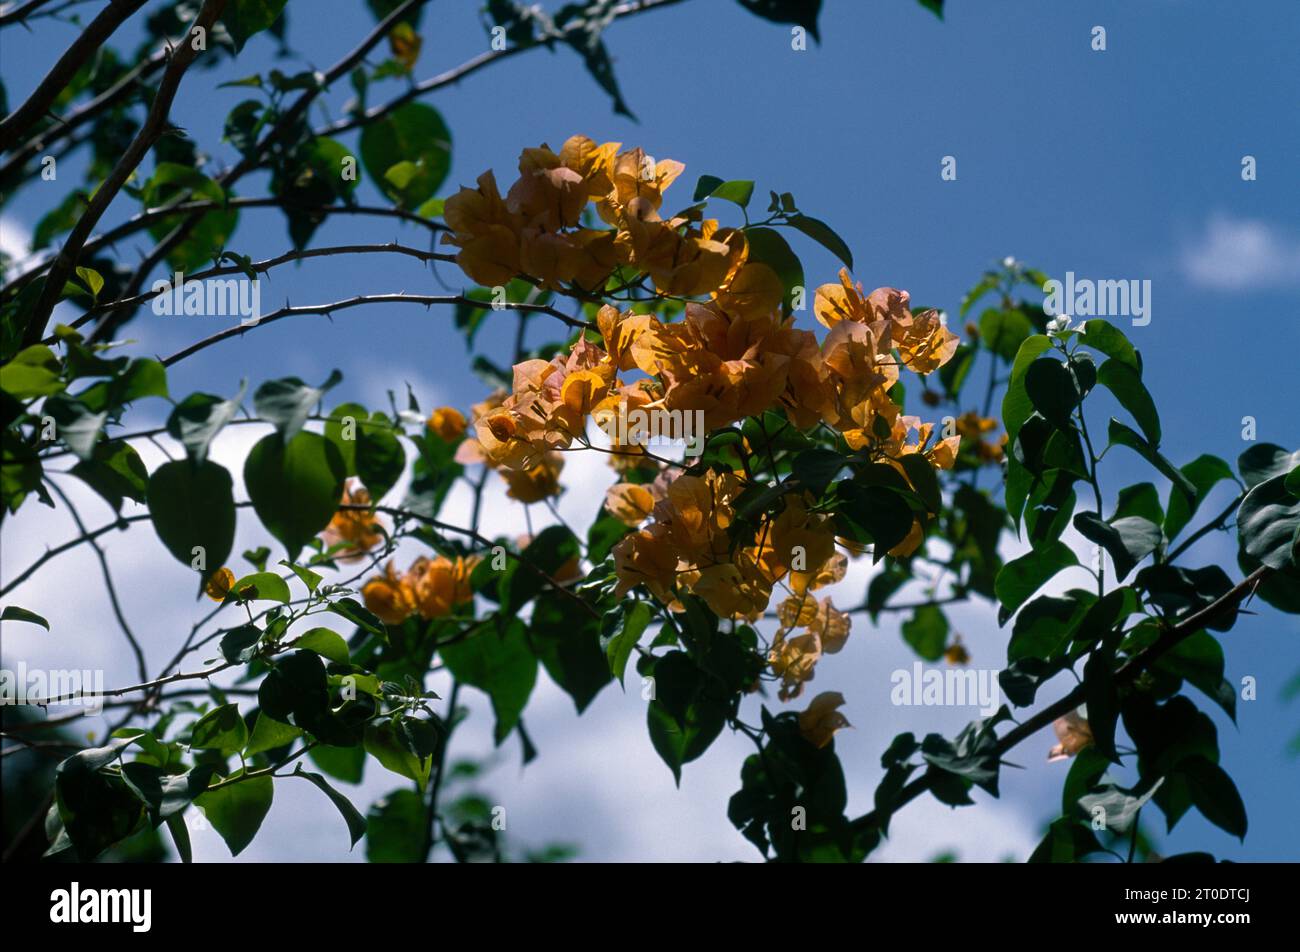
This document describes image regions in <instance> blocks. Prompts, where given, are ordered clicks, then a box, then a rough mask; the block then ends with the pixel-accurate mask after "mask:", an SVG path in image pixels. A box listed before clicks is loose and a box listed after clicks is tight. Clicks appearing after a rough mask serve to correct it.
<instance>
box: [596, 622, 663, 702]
mask: <svg viewBox="0 0 1300 952" xmlns="http://www.w3.org/2000/svg"><path fill="white" fill-rule="evenodd" d="M652 614H653V613H652V612H651V609H650V604H649V603H648V602H641V601H627V602H624V603H623V604H622V605H620V606H618V607H617V608H612V609H610V610H609V611H607V612H606V613H605V618H604V621H603V623H602V626H601V633H600V647H601V649H602V650H603V651H604V652H605V657H606V658H607V659H608V661H609V672H610V674H612V675H614V677H616V678H618V683H619V684H622V683H623V672H624V671H626V670H627V659H628V658H629V657H630V656H631V654H632V649H633V648H635V647H636V644H637V642H638V641H640V640H641V636H642V635H643V634H644V633H645V629H646V626H647V625H649V624H650V618H651V616H652Z"/></svg>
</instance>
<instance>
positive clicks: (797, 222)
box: [787, 215, 853, 270]
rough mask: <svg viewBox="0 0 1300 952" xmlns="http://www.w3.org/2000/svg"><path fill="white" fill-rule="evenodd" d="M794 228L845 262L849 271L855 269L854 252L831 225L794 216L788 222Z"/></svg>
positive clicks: (811, 218)
mask: <svg viewBox="0 0 1300 952" xmlns="http://www.w3.org/2000/svg"><path fill="white" fill-rule="evenodd" d="M787 224H789V225H790V226H791V227H792V228H797V229H799V230H800V231H801V232H803V233H804V234H805V235H807V236H808V237H809V238H811V239H812V240H813V241H815V242H817V244H819V245H821V246H822V247H823V248H825V249H826V250H827V251H829V252H830V253H831V254H833V255H834V256H835V257H837V258H839V259H840V260H841V261H842V262H844V266H845V267H846V268H848V269H849V270H852V269H853V252H852V251H850V250H849V246H848V245H847V244H846V243H845V241H844V239H843V238H841V237H840V236H839V235H837V234H836V233H835V230H834V229H833V228H831V226H830V225H828V224H826V222H824V221H822V220H821V219H819V218H813V217H812V216H811V215H792V216H791V217H790V219H789V220H788V222H787Z"/></svg>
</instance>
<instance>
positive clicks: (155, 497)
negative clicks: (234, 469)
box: [148, 460, 235, 578]
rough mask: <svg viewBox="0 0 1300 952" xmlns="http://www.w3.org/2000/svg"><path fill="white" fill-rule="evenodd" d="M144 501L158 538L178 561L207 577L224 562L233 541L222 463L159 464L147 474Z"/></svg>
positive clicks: (230, 502) (231, 509)
mask: <svg viewBox="0 0 1300 952" xmlns="http://www.w3.org/2000/svg"><path fill="white" fill-rule="evenodd" d="M148 503H149V515H150V517H151V518H152V520H153V526H154V529H155V531H157V533H158V538H160V539H162V541H163V545H165V546H167V550H168V551H169V552H171V554H172V555H174V556H175V557H176V558H177V559H179V560H180V561H181V562H182V563H184V564H185V565H189V566H191V567H195V568H198V569H199V570H200V571H201V573H202V574H203V576H204V577H205V578H206V577H207V576H208V575H211V574H212V573H213V572H215V571H217V569H219V568H221V567H222V566H223V565H224V564H225V562H226V558H227V557H228V556H229V555H230V550H231V548H232V547H233V546H234V542H235V499H234V493H233V484H232V482H231V479H230V473H228V472H226V470H225V467H222V466H218V465H217V464H216V463H209V462H202V463H199V462H195V461H193V460H175V461H173V462H170V463H163V464H162V465H161V466H159V467H158V468H157V469H156V470H154V473H153V475H152V476H151V477H150V478H149V492H148ZM196 560H197V564H196Z"/></svg>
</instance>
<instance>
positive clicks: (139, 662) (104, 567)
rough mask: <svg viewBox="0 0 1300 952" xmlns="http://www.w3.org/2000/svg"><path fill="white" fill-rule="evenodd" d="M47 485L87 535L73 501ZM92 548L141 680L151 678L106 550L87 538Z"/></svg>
mask: <svg viewBox="0 0 1300 952" xmlns="http://www.w3.org/2000/svg"><path fill="white" fill-rule="evenodd" d="M45 482H46V485H48V486H49V487H50V488H51V489H53V490H54V492H55V494H56V495H57V496H58V497H59V498H60V499H62V500H63V504H64V505H65V506H67V507H68V514H69V515H71V516H72V521H73V522H74V523H76V526H77V530H78V531H79V532H80V533H81V534H82V535H83V536H85V535H86V524H85V523H84V522H82V521H81V514H80V513H78V512H77V507H76V506H74V505H73V504H72V500H71V499H69V498H68V494H67V493H65V492H64V491H63V489H62V487H60V486H59V485H58V483H56V482H54V480H52V479H47V480H46V481H45ZM86 541H87V542H88V543H90V547H91V548H92V549H94V550H95V556H96V558H98V559H99V570H100V573H101V574H102V575H103V576H104V588H105V589H106V590H107V591H108V601H109V604H110V605H112V606H113V615H114V617H116V618H117V624H118V627H120V628H121V629H122V634H124V635H125V636H126V641H127V644H129V645H130V646H131V653H132V654H134V655H135V662H136V669H137V671H138V672H139V674H140V677H141V679H144V678H147V677H148V676H149V668H148V666H147V665H146V664H145V660H144V650H143V649H142V648H141V647H140V642H139V641H138V640H137V639H136V637H135V632H133V631H132V630H131V626H130V624H129V623H128V622H127V620H126V615H125V614H124V613H123V612H122V604H121V602H120V601H119V600H118V597H117V586H115V585H114V584H113V576H112V573H110V572H109V570H108V558H107V557H106V556H105V555H104V549H103V547H102V546H100V544H99V543H98V542H96V541H95V540H94V539H93V538H89V537H87V538H86Z"/></svg>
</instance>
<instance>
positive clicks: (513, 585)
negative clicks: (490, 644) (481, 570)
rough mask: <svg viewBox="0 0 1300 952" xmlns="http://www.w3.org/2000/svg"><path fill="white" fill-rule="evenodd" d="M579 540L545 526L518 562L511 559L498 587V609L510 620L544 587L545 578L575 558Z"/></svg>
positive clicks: (562, 530) (567, 533)
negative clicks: (499, 603) (499, 605)
mask: <svg viewBox="0 0 1300 952" xmlns="http://www.w3.org/2000/svg"><path fill="white" fill-rule="evenodd" d="M578 552H579V550H578V540H577V539H575V538H574V536H573V533H572V532H570V531H569V530H568V529H566V528H565V527H564V526H547V527H546V528H545V529H543V530H542V531H541V532H539V533H538V534H537V537H536V538H535V539H533V540H532V541H531V542H530V543H528V547H527V548H525V549H524V551H523V552H522V553H521V554H520V557H519V558H518V559H512V560H511V561H510V562H509V564H508V565H507V567H506V570H505V572H504V573H503V574H502V576H501V581H500V583H499V585H498V587H497V594H498V596H499V598H500V602H501V609H502V612H503V613H504V615H505V616H506V617H513V615H514V614H515V612H517V611H518V610H519V609H520V608H522V607H523V606H524V605H526V604H528V602H530V601H531V600H532V599H533V598H534V597H535V596H536V595H537V594H538V593H539V592H541V590H542V589H543V588H544V587H545V586H546V584H547V582H546V579H545V578H544V577H543V574H539V573H544V574H545V575H554V573H555V572H556V571H557V570H559V568H560V567H561V566H563V565H564V564H565V563H566V562H568V561H569V560H570V559H573V558H574V557H576V556H577V555H578Z"/></svg>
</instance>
